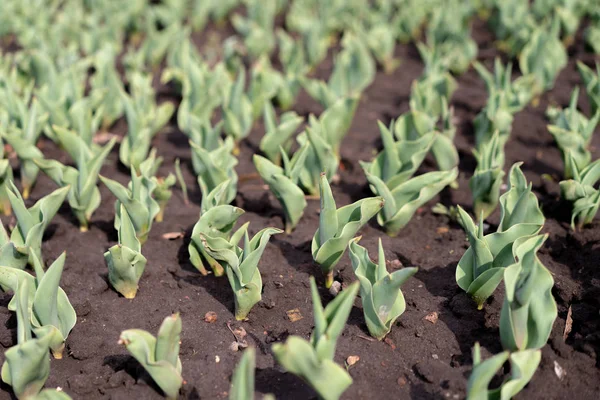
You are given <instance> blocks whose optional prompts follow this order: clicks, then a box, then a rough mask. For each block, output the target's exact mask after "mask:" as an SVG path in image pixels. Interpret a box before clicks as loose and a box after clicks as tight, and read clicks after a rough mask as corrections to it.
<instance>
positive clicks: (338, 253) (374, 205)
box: [311, 174, 384, 288]
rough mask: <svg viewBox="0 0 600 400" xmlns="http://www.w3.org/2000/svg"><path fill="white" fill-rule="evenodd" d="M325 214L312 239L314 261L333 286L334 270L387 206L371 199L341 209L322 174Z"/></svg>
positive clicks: (326, 283) (322, 209)
mask: <svg viewBox="0 0 600 400" xmlns="http://www.w3.org/2000/svg"><path fill="white" fill-rule="evenodd" d="M320 193H321V214H320V216H319V228H318V229H317V231H316V232H315V235H314V236H313V239H312V244H311V252H312V256H313V260H314V261H315V262H316V263H317V264H319V265H320V266H321V270H322V271H323V274H324V275H325V277H326V280H325V286H326V287H327V288H329V287H331V285H332V284H333V269H334V268H335V266H336V265H337V263H338V261H340V259H341V258H342V256H343V255H344V251H346V247H348V244H349V243H350V241H351V240H352V239H353V238H354V236H355V235H356V233H357V232H358V231H359V230H360V228H362V227H363V225H364V224H366V223H367V222H368V221H369V220H370V219H371V218H373V217H374V216H375V215H376V214H377V213H378V212H379V211H380V210H381V208H382V207H383V206H384V201H383V199H382V198H381V197H370V198H365V199H361V200H358V201H357V202H355V203H352V204H349V205H347V206H344V207H341V208H339V209H338V208H337V207H336V205H335V199H334V198H333V193H331V187H330V186H329V182H328V181H327V176H326V175H325V174H321V191H320Z"/></svg>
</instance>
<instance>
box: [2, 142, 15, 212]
mask: <svg viewBox="0 0 600 400" xmlns="http://www.w3.org/2000/svg"><path fill="white" fill-rule="evenodd" d="M4 156H5V154H4V143H3V142H2V138H0V213H2V214H4V215H11V214H12V208H11V206H10V200H9V199H8V190H9V183H10V182H12V181H13V179H14V178H13V170H12V167H11V166H10V161H9V160H8V159H6V158H4Z"/></svg>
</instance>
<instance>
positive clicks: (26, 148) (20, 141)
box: [3, 95, 48, 199]
mask: <svg viewBox="0 0 600 400" xmlns="http://www.w3.org/2000/svg"><path fill="white" fill-rule="evenodd" d="M15 96H16V95H15ZM19 102H21V103H19V104H18V110H19V112H20V117H19V118H18V120H16V121H15V122H16V126H13V127H10V126H9V129H8V131H7V132H4V134H3V138H4V139H5V140H6V141H7V142H8V144H10V145H11V146H12V148H13V149H14V150H15V152H16V153H17V157H18V158H19V165H20V166H19V168H20V171H21V173H20V176H21V186H22V187H23V198H25V199H27V198H29V194H30V193H31V190H32V189H33V185H35V182H36V180H37V176H38V173H39V168H38V166H37V165H36V164H35V162H34V160H36V159H39V158H44V155H43V154H42V152H41V151H40V149H38V148H37V146H36V145H37V142H38V139H39V137H40V135H41V133H42V128H43V127H44V125H45V124H46V122H47V120H48V114H43V113H42V112H41V111H40V110H39V106H38V102H37V100H35V99H34V100H32V101H31V105H30V106H29V108H28V109H27V106H26V104H25V103H24V102H22V100H21V99H19Z"/></svg>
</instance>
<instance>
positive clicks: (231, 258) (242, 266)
mask: <svg viewBox="0 0 600 400" xmlns="http://www.w3.org/2000/svg"><path fill="white" fill-rule="evenodd" d="M281 232H282V231H281V230H279V229H276V228H265V229H263V230H261V231H260V232H258V233H257V234H256V235H255V236H254V237H253V238H252V240H250V239H249V238H248V231H247V229H244V230H243V234H244V248H243V249H241V248H239V247H237V243H238V241H239V240H240V236H239V235H233V236H232V238H231V240H230V241H229V242H227V241H226V240H224V239H223V238H219V237H208V236H204V235H203V234H202V233H200V234H199V236H200V240H201V241H202V245H203V248H204V250H205V251H206V253H207V254H208V255H209V256H210V257H212V258H213V259H214V260H217V261H220V262H221V263H222V265H223V268H225V271H226V272H227V278H228V279H229V284H230V285H231V288H232V289H233V295H234V299H235V319H237V320H239V321H242V320H244V319H246V318H247V316H248V313H250V310H251V309H252V307H254V305H255V304H256V303H258V302H259V301H260V300H261V298H262V297H261V292H262V278H261V276H260V271H259V270H258V262H259V261H260V258H261V257H262V254H263V252H264V250H265V247H266V246H267V243H269V239H270V238H271V236H272V235H275V234H278V233H281Z"/></svg>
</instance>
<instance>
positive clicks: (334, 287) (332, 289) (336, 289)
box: [329, 281, 342, 297]
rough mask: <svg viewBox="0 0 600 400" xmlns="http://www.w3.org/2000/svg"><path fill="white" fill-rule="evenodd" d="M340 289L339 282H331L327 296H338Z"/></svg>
mask: <svg viewBox="0 0 600 400" xmlns="http://www.w3.org/2000/svg"><path fill="white" fill-rule="evenodd" d="M341 288H342V284H341V283H340V282H338V281H333V283H332V284H331V287H330V288H329V294H331V295H332V296H333V297H335V296H337V295H338V293H339V292H340V289H341Z"/></svg>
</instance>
